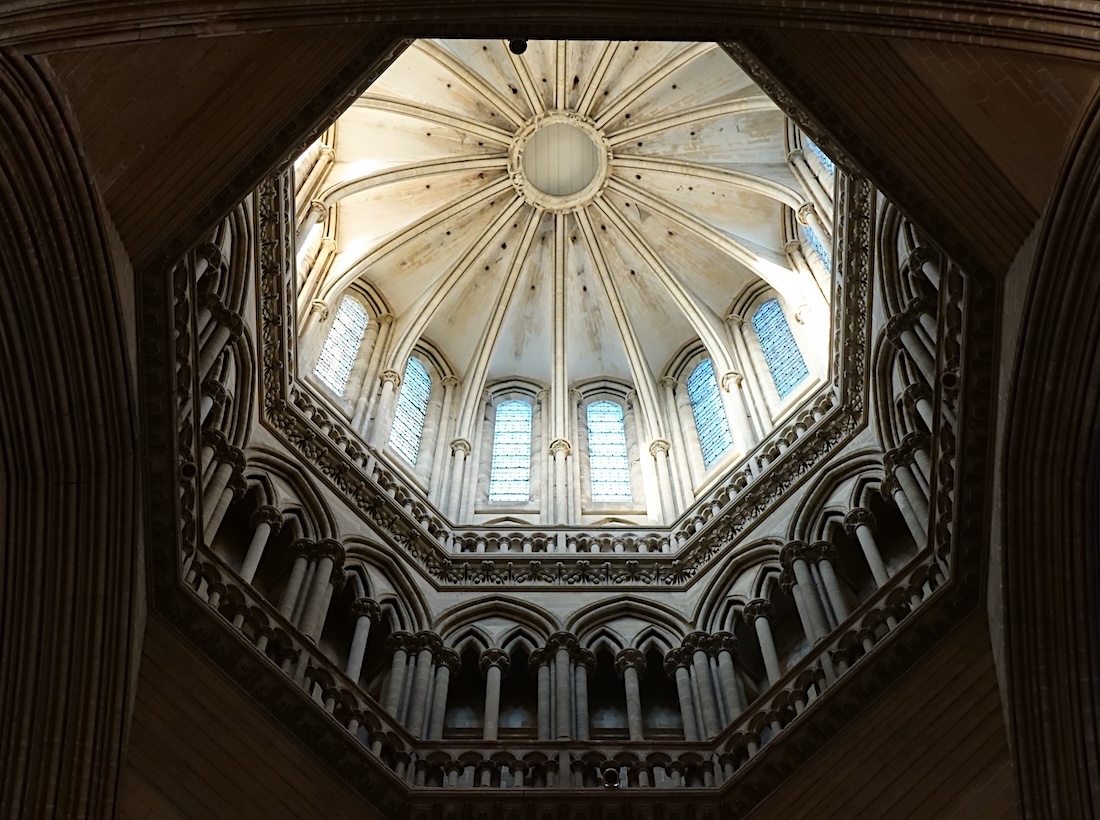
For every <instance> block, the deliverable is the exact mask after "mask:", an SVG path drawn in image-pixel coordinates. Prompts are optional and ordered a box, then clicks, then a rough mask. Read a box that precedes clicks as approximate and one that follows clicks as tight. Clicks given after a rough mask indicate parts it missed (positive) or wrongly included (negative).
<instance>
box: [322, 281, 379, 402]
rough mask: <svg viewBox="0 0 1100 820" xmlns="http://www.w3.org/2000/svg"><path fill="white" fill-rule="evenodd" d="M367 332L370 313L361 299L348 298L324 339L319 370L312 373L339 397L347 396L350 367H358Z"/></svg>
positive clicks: (338, 311)
mask: <svg viewBox="0 0 1100 820" xmlns="http://www.w3.org/2000/svg"><path fill="white" fill-rule="evenodd" d="M366 330H367V311H366V310H365V309H364V308H363V306H362V305H361V304H360V303H359V300H358V299H355V298H353V297H351V296H345V297H344V299H343V301H342V302H340V307H339V308H338V309H337V311H336V318H334V319H333V320H332V327H331V328H329V331H328V335H327V336H326V337H325V344H324V346H323V347H322V348H321V355H320V356H318V357H317V367H315V368H314V370H313V372H314V373H315V374H316V375H317V378H319V379H320V380H321V381H322V382H324V383H325V385H326V386H327V387H328V388H329V389H330V390H332V392H334V393H336V394H337V395H340V396H342V395H344V390H345V389H346V388H347V386H348V377H349V376H351V366H352V365H353V364H354V363H355V356H356V355H357V354H358V353H359V345H360V344H362V342H363V334H364V333H365V332H366Z"/></svg>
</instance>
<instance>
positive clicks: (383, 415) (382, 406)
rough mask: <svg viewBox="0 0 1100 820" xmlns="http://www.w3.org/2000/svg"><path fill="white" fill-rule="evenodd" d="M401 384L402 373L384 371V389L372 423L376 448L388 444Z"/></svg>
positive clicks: (371, 436)
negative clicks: (394, 406)
mask: <svg viewBox="0 0 1100 820" xmlns="http://www.w3.org/2000/svg"><path fill="white" fill-rule="evenodd" d="M400 386H401V374H400V373H398V372H397V371H396V370H386V371H383V373H382V389H381V392H380V393H379V395H378V407H377V408H376V410H375V413H374V421H373V422H372V423H371V431H370V443H371V446H372V447H374V449H376V450H381V449H382V448H383V447H385V446H386V442H387V441H388V440H389V437H390V424H391V422H392V419H393V405H394V396H395V395H396V393H397V389H398V388H399V387H400Z"/></svg>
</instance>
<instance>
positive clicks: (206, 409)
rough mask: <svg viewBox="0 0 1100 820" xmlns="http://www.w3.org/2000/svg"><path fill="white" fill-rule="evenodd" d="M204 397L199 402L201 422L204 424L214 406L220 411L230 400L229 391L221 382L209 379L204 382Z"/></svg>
mask: <svg viewBox="0 0 1100 820" xmlns="http://www.w3.org/2000/svg"><path fill="white" fill-rule="evenodd" d="M201 390H202V399H201V401H200V402H199V423H200V424H204V423H205V422H206V419H207V416H209V415H210V412H211V411H212V410H213V409H214V408H218V410H219V412H220V410H221V408H222V407H224V406H225V403H226V402H227V401H229V393H228V392H227V391H226V389H225V385H223V384H222V383H221V382H218V381H214V380H213V379H207V380H206V381H204V382H203V383H202V388H201Z"/></svg>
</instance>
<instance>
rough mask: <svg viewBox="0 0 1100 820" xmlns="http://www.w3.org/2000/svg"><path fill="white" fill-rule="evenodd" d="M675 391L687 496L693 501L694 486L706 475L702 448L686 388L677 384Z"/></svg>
mask: <svg viewBox="0 0 1100 820" xmlns="http://www.w3.org/2000/svg"><path fill="white" fill-rule="evenodd" d="M677 388H678V389H677V390H676V394H675V396H676V413H677V415H678V417H679V419H680V429H681V430H682V431H683V433H684V447H685V448H686V449H687V453H686V454H685V455H686V456H687V460H688V464H689V465H690V470H691V474H690V476H689V477H688V488H687V489H688V495H689V497H690V498H691V499H692V500H694V497H695V484H696V482H698V481H699V479H701V478H702V477H703V476H704V475H705V474H706V470H707V468H706V466H705V465H704V464H703V446H702V445H701V444H700V443H699V430H698V429H697V428H696V426H695V414H694V413H693V412H692V409H691V397H690V396H688V391H687V387H686V386H684V385H682V384H678V385H677Z"/></svg>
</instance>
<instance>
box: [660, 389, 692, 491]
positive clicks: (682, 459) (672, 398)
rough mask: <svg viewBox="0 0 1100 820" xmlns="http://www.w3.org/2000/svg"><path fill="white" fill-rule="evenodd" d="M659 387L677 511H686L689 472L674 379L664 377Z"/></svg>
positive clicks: (689, 481) (689, 480)
mask: <svg viewBox="0 0 1100 820" xmlns="http://www.w3.org/2000/svg"><path fill="white" fill-rule="evenodd" d="M661 387H662V388H663V389H662V391H661V392H662V394H663V396H662V397H663V399H664V404H663V407H662V409H663V410H664V415H665V418H666V419H667V427H668V431H669V433H670V437H669V438H670V441H671V443H672V446H671V449H670V451H669V453H670V454H669V460H670V468H671V466H673V465H674V466H675V468H676V469H675V470H674V471H673V473H674V476H675V491H676V498H677V500H678V502H679V503H678V504H677V505H676V508H677V509H686V508H687V507H688V506H689V505H690V504H691V496H690V493H689V488H688V485H690V484H691V470H690V468H689V467H688V462H687V447H686V446H685V444H684V431H683V430H682V429H681V425H680V414H679V411H678V410H677V409H676V379H673V378H670V377H668V376H665V377H664V378H662V379H661Z"/></svg>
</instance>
